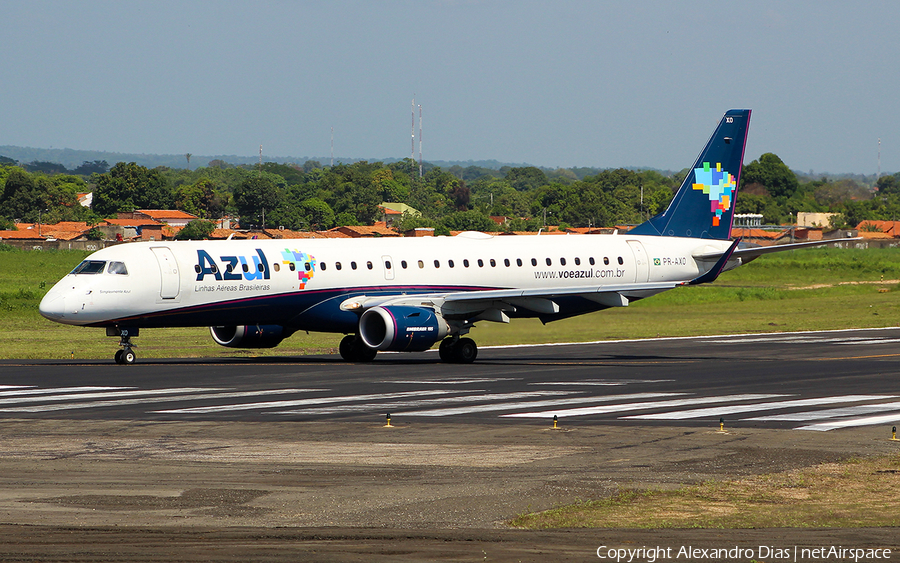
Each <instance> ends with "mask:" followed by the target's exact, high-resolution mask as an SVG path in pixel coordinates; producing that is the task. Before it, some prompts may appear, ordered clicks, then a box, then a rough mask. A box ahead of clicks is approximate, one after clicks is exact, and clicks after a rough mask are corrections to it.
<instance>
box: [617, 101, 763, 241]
mask: <svg viewBox="0 0 900 563" xmlns="http://www.w3.org/2000/svg"><path fill="white" fill-rule="evenodd" d="M749 125H750V110H749V109H733V110H729V111H727V112H726V113H725V115H724V116H723V117H722V121H720V122H719V126H718V127H716V131H715V133H713V135H712V137H710V139H709V142H707V143H706V148H704V149H703V151H702V152H701V153H700V156H699V157H697V162H695V163H694V166H693V167H692V169H691V171H690V172H689V173H688V175H687V177H685V179H684V183H682V184H681V187H680V188H679V189H678V191H677V192H676V193H675V197H674V198H672V202H671V203H670V204H669V207H668V208H667V209H666V210H665V211H663V212H662V213H660V214H659V215H657V216H656V217H653V218H652V219H650V220H649V221H647V222H645V223H641V224H640V225H638V226H637V227H635V228H633V229H631V230H630V231H629V232H628V234H635V235H659V236H672V237H694V238H712V239H720V240H728V239H730V238H731V222H732V215H733V214H734V202H735V200H736V199H737V189H738V185H740V176H741V164H742V163H743V161H744V147H745V146H746V143H747V129H748V127H749Z"/></svg>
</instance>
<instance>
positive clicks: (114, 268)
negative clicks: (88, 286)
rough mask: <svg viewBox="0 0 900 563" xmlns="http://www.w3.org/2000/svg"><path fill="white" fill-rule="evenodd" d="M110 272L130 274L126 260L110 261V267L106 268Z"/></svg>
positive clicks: (123, 274)
mask: <svg viewBox="0 0 900 563" xmlns="http://www.w3.org/2000/svg"><path fill="white" fill-rule="evenodd" d="M106 271H107V272H109V273H110V274H119V275H122V276H127V275H128V270H127V269H126V268H125V262H110V263H109V268H107V269H106Z"/></svg>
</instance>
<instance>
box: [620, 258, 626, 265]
mask: <svg viewBox="0 0 900 563" xmlns="http://www.w3.org/2000/svg"><path fill="white" fill-rule="evenodd" d="M624 263H625V261H624V260H622V257H621V256H619V266H621V265H622V264H624Z"/></svg>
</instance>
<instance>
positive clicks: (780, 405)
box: [622, 395, 896, 420]
mask: <svg viewBox="0 0 900 563" xmlns="http://www.w3.org/2000/svg"><path fill="white" fill-rule="evenodd" d="M895 397H896V396H895V395H842V396H839V397H821V398H817V399H797V400H794V401H773V402H770V403H756V404H753V405H725V406H721V407H709V408H705V409H692V410H686V411H671V412H660V413H653V414H638V415H634V416H623V417H622V418H627V419H632V418H634V419H641V420H685V419H688V418H703V417H709V416H712V417H715V416H724V415H731V414H738V413H742V412H752V411H770V410H777V409H789V408H794V407H812V406H816V405H830V404H834V403H858V402H860V401H878V400H881V399H893V398H895Z"/></svg>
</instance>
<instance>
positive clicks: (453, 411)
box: [396, 393, 687, 416]
mask: <svg viewBox="0 0 900 563" xmlns="http://www.w3.org/2000/svg"><path fill="white" fill-rule="evenodd" d="M686 394H687V393H633V394H630V395H606V396H593V397H575V398H571V399H555V400H552V401H526V402H521V403H506V404H494V405H473V406H470V407H455V408H446V409H431V410H424V411H406V412H399V413H396V414H398V415H404V416H452V415H457V414H473V413H480V412H492V411H510V410H518V409H534V408H542V407H552V406H556V405H579V404H584V403H602V402H607V401H630V400H634V399H649V398H652V397H675V396H678V395H686ZM551 414H552V413H551ZM507 416H508V415H507Z"/></svg>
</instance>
